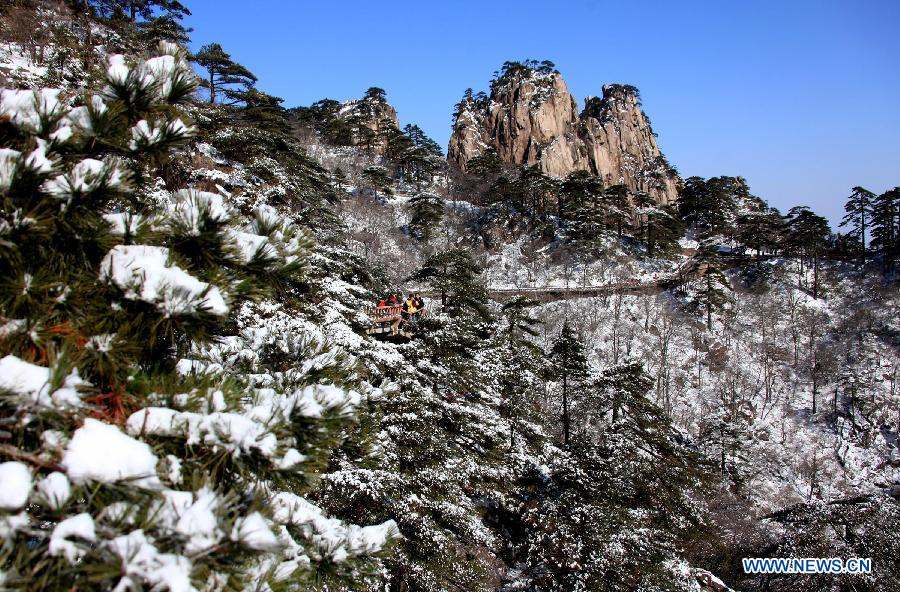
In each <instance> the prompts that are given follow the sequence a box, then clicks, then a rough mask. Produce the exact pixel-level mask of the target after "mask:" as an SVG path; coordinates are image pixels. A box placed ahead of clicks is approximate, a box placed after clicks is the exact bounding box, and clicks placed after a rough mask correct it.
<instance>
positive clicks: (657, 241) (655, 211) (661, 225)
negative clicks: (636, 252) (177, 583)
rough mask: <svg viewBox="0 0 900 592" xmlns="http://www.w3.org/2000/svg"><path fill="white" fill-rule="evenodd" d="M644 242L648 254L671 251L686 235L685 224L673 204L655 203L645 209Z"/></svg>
mask: <svg viewBox="0 0 900 592" xmlns="http://www.w3.org/2000/svg"><path fill="white" fill-rule="evenodd" d="M643 215H644V220H645V221H644V243H645V244H646V245H647V256H648V257H654V256H655V255H656V254H657V253H663V254H665V253H670V252H671V251H672V250H673V249H675V248H676V247H677V246H678V240H679V239H680V238H681V237H682V236H683V235H684V225H683V224H682V222H681V219H680V218H679V217H678V212H677V209H676V208H675V206H673V205H655V204H654V205H653V206H650V207H648V208H646V209H645V210H644V214H643Z"/></svg>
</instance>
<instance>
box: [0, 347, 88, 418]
mask: <svg viewBox="0 0 900 592" xmlns="http://www.w3.org/2000/svg"><path fill="white" fill-rule="evenodd" d="M86 384H87V383H86V382H85V381H83V380H82V379H81V378H80V377H79V376H78V371H77V370H72V372H71V373H70V374H69V375H68V376H67V377H66V378H65V379H64V380H63V384H62V385H61V386H60V387H59V388H58V389H56V390H53V386H52V384H51V372H50V368H45V367H43V366H36V365H35V364H31V363H29V362H25V361H23V360H20V359H19V358H17V357H16V356H13V355H8V356H6V357H4V358H3V359H0V391H9V392H11V393H14V394H16V395H18V396H19V397H20V398H21V399H20V401H21V403H24V404H33V405H38V406H42V407H78V406H80V405H81V397H80V395H79V394H78V391H77V388H78V387H79V386H83V385H86Z"/></svg>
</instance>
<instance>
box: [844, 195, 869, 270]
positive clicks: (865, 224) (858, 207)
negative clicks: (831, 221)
mask: <svg viewBox="0 0 900 592" xmlns="http://www.w3.org/2000/svg"><path fill="white" fill-rule="evenodd" d="M874 198H875V194H874V193H872V192H871V191H869V190H868V189H864V188H862V187H858V186H857V187H854V188H853V189H851V190H850V197H849V198H848V199H847V203H846V204H845V205H844V211H845V212H846V214H845V215H844V218H843V219H842V220H841V224H840V225H841V227H842V228H843V227H844V226H849V227H850V231H849V232H848V233H847V234H848V235H849V236H851V237H853V238H855V239H856V240H857V241H858V242H859V255H860V258H861V262H862V263H863V265H865V263H866V250H867V248H868V247H867V244H866V238H867V236H868V235H867V234H866V230H867V229H868V228H869V227H870V226H871V220H872V202H873V200H874Z"/></svg>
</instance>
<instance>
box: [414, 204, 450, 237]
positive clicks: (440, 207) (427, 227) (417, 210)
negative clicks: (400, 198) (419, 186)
mask: <svg viewBox="0 0 900 592" xmlns="http://www.w3.org/2000/svg"><path fill="white" fill-rule="evenodd" d="M409 211H410V220H409V230H410V233H411V234H412V235H413V236H414V237H415V238H416V239H417V240H420V241H422V242H425V243H427V242H429V241H430V240H431V238H432V235H433V233H434V229H435V228H436V227H437V226H438V225H440V223H441V221H442V220H443V219H444V200H443V199H441V197H440V196H439V195H435V194H434V193H420V194H418V195H416V196H415V197H413V198H412V199H410V200H409Z"/></svg>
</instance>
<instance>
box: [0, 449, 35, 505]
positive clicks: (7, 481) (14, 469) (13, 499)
mask: <svg viewBox="0 0 900 592" xmlns="http://www.w3.org/2000/svg"><path fill="white" fill-rule="evenodd" d="M31 485H32V483H31V471H29V470H28V467H27V466H25V465H24V464H23V463H20V462H15V461H11V462H5V463H2V464H0V509H3V510H18V509H19V508H21V507H22V506H24V505H25V503H26V502H27V501H28V496H29V495H30V494H31Z"/></svg>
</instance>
